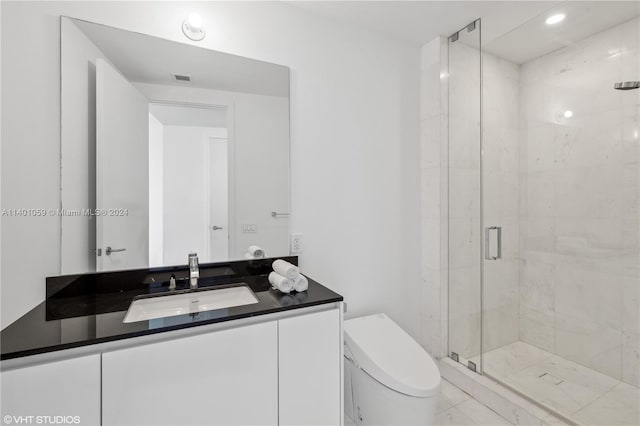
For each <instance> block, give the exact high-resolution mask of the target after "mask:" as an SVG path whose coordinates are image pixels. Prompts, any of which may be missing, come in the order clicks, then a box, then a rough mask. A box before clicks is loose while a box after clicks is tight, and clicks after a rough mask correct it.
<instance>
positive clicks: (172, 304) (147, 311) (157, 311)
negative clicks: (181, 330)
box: [123, 285, 258, 323]
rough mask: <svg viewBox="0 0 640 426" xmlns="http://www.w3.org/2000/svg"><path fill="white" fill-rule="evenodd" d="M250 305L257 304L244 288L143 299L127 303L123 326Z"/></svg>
mask: <svg viewBox="0 0 640 426" xmlns="http://www.w3.org/2000/svg"><path fill="white" fill-rule="evenodd" d="M253 303H258V298H257V297H256V295H255V294H254V292H253V291H251V289H250V288H249V287H248V286H247V285H238V286H233V287H224V288H218V289H212V290H195V291H185V292H179V293H171V294H168V295H165V296H152V297H143V298H140V299H135V300H134V301H133V302H132V303H131V305H130V306H129V310H128V311H127V315H125V317H124V320H123V322H125V323H126V322H136V321H145V320H150V319H155V318H164V317H173V316H176V315H184V314H196V313H198V312H204V311H212V310H214V309H224V308H230V307H233V306H242V305H251V304H253Z"/></svg>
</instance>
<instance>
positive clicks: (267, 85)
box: [71, 19, 289, 97]
mask: <svg viewBox="0 0 640 426" xmlns="http://www.w3.org/2000/svg"><path fill="white" fill-rule="evenodd" d="M71 21H72V22H73V23H74V24H75V25H76V26H77V27H78V28H80V30H81V31H82V32H83V33H84V34H85V35H86V36H87V37H88V38H89V39H90V40H91V41H92V42H93V43H94V44H95V45H96V46H97V47H98V48H99V49H100V50H101V51H102V52H103V53H104V54H105V56H106V57H107V58H108V59H109V61H110V62H111V63H112V64H113V65H115V66H116V67H117V68H118V69H119V70H120V72H121V73H122V74H123V75H124V76H125V77H127V79H129V80H130V81H134V82H140V83H150V84H163V85H178V86H185V85H186V86H188V87H197V88H202V89H214V90H226V91H233V92H244V93H254V94H260V95H270V96H283V97H288V96H289V68H287V67H284V66H282V65H276V64H270V63H268V62H262V61H257V60H255V59H249V58H244V57H242V56H236V55H231V54H228V53H222V52H217V51H215V50H210V49H204V48H201V47H197V46H191V45H188V44H184V43H178V42H174V41H170V40H165V39H162V38H158V37H152V36H148V35H145V34H140V33H134V32H131V31H125V30H121V29H118V28H113V27H108V26H105V25H99V24H94V23H92V22H86V21H81V20H77V19H71ZM173 74H183V75H189V76H190V77H191V82H189V83H186V82H178V81H176V80H175V79H174V77H173Z"/></svg>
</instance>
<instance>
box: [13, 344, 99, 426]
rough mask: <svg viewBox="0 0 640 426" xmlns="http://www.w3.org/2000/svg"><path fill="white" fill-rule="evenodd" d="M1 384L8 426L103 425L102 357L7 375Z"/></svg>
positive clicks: (65, 361)
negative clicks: (24, 425)
mask: <svg viewBox="0 0 640 426" xmlns="http://www.w3.org/2000/svg"><path fill="white" fill-rule="evenodd" d="M1 382H2V418H3V419H5V420H6V419H9V418H10V419H11V421H5V422H4V423H6V424H9V423H32V424H80V425H99V424H100V355H99V354H98V355H89V356H84V357H80V358H73V359H68V360H64V361H56V362H51V363H48V364H41V365H36V366H33V367H24V368H18V369H16V370H10V371H5V372H3V373H2V374H1ZM6 416H11V417H6ZM27 416H33V417H32V418H31V419H28V418H25V417H27ZM37 416H40V417H37ZM44 416H49V417H48V418H45V417H44ZM21 419H24V420H22V421H21Z"/></svg>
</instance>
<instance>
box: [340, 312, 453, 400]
mask: <svg viewBox="0 0 640 426" xmlns="http://www.w3.org/2000/svg"><path fill="white" fill-rule="evenodd" d="M344 336H345V343H346V345H347V347H348V348H349V350H350V351H351V352H352V354H353V357H354V358H355V359H354V361H355V362H356V363H357V365H358V366H359V367H360V368H361V369H363V370H364V371H365V372H366V373H367V374H369V375H370V376H371V377H373V378H374V379H375V380H377V381H378V382H380V383H382V384H383V385H385V386H387V387H389V388H391V389H393V390H395V391H397V392H400V393H403V394H405V395H409V396H414V397H423V398H424V397H431V396H435V395H437V393H438V387H439V386H440V373H439V370H438V367H437V365H436V363H435V362H434V361H433V359H432V358H431V356H429V354H428V353H427V352H426V351H425V350H424V349H423V348H422V347H421V346H420V345H419V344H418V343H417V342H416V341H415V340H413V338H411V336H409V335H408V334H407V333H406V332H405V331H404V330H403V329H402V328H400V327H399V326H398V325H397V324H396V323H394V322H393V321H392V320H391V319H390V318H389V317H387V316H386V315H385V314H376V315H370V316H366V317H360V318H354V319H350V320H346V321H345V322H344Z"/></svg>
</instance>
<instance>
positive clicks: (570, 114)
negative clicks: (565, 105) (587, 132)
mask: <svg viewBox="0 0 640 426" xmlns="http://www.w3.org/2000/svg"><path fill="white" fill-rule="evenodd" d="M563 115H564V118H571V117H573V111H571V110H569V109H568V110H566V111H565V112H564V114H563Z"/></svg>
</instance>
